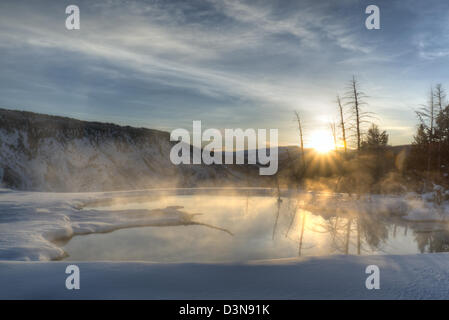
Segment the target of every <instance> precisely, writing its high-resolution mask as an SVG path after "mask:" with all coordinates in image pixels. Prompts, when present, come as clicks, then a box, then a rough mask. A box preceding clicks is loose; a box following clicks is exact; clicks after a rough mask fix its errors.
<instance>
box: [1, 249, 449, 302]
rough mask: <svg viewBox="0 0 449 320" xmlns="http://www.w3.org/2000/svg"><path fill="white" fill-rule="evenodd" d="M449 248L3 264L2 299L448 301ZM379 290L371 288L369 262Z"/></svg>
mask: <svg viewBox="0 0 449 320" xmlns="http://www.w3.org/2000/svg"><path fill="white" fill-rule="evenodd" d="M448 261H449V254H421V255H408V256H333V257H326V258H309V259H289V260H273V261H265V262H258V263H251V264H155V263H147V262H122V263H120V262H119V263H117V262H80V263H75V264H76V265H78V266H79V268H80V290H67V289H65V279H66V277H67V275H66V274H65V268H66V266H67V265H69V263H63V262H0V283H1V284H2V285H1V286H0V299H448V298H449V268H448V264H449V263H448ZM373 264H374V265H377V266H379V268H380V289H379V290H368V289H366V287H365V280H366V278H367V276H368V275H367V274H365V269H366V267H367V266H368V265H373Z"/></svg>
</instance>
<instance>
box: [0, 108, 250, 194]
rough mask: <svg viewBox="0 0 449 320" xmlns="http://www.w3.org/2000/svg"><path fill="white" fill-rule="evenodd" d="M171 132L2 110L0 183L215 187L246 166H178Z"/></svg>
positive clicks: (66, 187)
mask: <svg viewBox="0 0 449 320" xmlns="http://www.w3.org/2000/svg"><path fill="white" fill-rule="evenodd" d="M173 143H174V142H170V137H169V133H167V132H162V131H157V130H150V129H145V128H133V127H128V126H126V127H122V126H118V125H114V124H109V123H98V122H86V121H79V120H75V119H70V118H63V117H56V116H49V115H43V114H36V113H31V112H22V111H11V110H5V109H0V185H2V186H3V187H8V188H14V189H21V190H37V191H73V192H83V191H106V190H125V189H140V188H150V187H166V186H171V187H174V186H177V187H180V186H183V187H186V186H195V185H198V184H203V183H205V184H208V185H215V184H216V183H217V182H220V183H221V184H223V182H224V181H227V182H228V183H232V182H237V181H239V180H242V179H244V176H245V175H244V174H243V173H242V168H232V169H230V168H228V167H226V166H218V165H215V166H205V165H196V166H187V165H184V166H183V165H181V166H175V165H173V164H172V163H171V162H170V158H169V155H170V150H171V147H172V146H173Z"/></svg>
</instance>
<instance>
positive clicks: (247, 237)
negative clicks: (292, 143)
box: [63, 192, 449, 262]
mask: <svg viewBox="0 0 449 320" xmlns="http://www.w3.org/2000/svg"><path fill="white" fill-rule="evenodd" d="M168 206H181V207H183V208H182V209H181V210H182V211H185V212H187V213H190V214H193V213H194V214H197V215H195V216H194V218H193V221H195V222H198V223H200V224H197V225H181V226H162V227H138V228H129V229H120V230H116V231H113V232H110V233H104V234H89V235H80V236H75V237H73V238H72V239H71V240H70V241H68V242H67V243H66V244H65V245H64V246H63V249H64V250H65V251H66V253H67V258H66V260H71V261H103V260H114V261H117V260H119V261H130V260H134V261H135V260H142V261H154V262H237V261H238V262H243V261H251V260H263V259H276V258H292V257H298V256H324V255H332V254H362V255H367V254H413V253H425V252H438V251H449V230H448V228H447V226H446V225H445V224H436V223H422V222H421V223H417V222H415V223H412V222H407V221H405V220H403V219H401V218H400V217H398V216H388V215H387V216H385V215H381V216H379V215H376V214H372V213H370V214H368V213H363V212H351V213H345V214H342V213H338V212H337V211H336V212H334V213H333V212H332V208H330V209H329V208H328V210H326V212H325V213H324V212H320V211H319V210H318V211H313V212H312V211H306V210H304V209H301V201H300V200H298V199H297V198H286V197H284V198H281V200H280V201H279V200H278V199H277V198H276V197H269V196H260V195H259V196H257V195H250V194H245V192H242V193H241V194H239V195H233V196H230V195H216V196H215V195H210V194H204V195H168V196H164V197H161V198H157V199H153V200H148V201H138V202H134V201H129V202H127V201H123V202H119V203H116V204H113V205H108V206H102V207H101V206H96V207H95V209H96V210H104V211H105V212H106V211H107V210H111V209H113V210H129V209H158V208H165V207H168ZM105 214H107V213H105Z"/></svg>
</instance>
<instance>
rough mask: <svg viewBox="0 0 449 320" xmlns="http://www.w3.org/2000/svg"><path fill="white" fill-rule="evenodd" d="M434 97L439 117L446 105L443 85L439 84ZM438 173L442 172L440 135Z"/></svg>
mask: <svg viewBox="0 0 449 320" xmlns="http://www.w3.org/2000/svg"><path fill="white" fill-rule="evenodd" d="M434 96H435V100H436V101H435V103H436V105H437V107H438V115H441V113H442V112H443V105H444V104H445V103H446V92H445V90H444V89H443V86H442V84H441V83H438V84H437V85H436V86H435V92H434ZM437 138H438V173H440V171H441V137H440V135H439V134H438V137H437Z"/></svg>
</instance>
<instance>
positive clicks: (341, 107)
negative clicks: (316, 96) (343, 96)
mask: <svg viewBox="0 0 449 320" xmlns="http://www.w3.org/2000/svg"><path fill="white" fill-rule="evenodd" d="M337 103H338V109H339V111H340V128H341V136H342V137H343V145H344V147H345V153H346V150H347V143H346V129H345V120H344V117H343V106H342V105H341V100H340V96H339V95H337Z"/></svg>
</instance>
